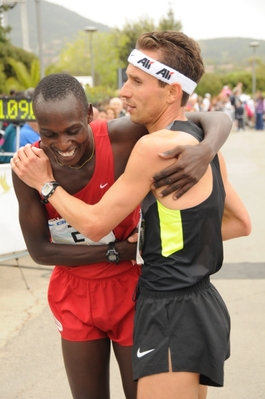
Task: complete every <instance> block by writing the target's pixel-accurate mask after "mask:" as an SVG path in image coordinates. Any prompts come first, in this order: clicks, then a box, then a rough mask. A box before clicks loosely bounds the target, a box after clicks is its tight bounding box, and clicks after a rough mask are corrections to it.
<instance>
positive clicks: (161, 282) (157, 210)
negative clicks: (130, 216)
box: [139, 121, 225, 291]
mask: <svg viewBox="0 0 265 399" xmlns="http://www.w3.org/2000/svg"><path fill="white" fill-rule="evenodd" d="M170 130H175V131H184V132H187V133H189V134H191V135H192V136H194V137H195V138H196V139H197V140H198V141H201V140H202V138H203V132H202V130H201V129H200V128H199V127H198V126H197V125H194V124H193V123H191V122H188V121H187V122H184V121H175V122H174V124H173V126H172V127H171V128H170ZM211 168H212V176H213V189H212V192H211V194H210V196H209V197H208V198H207V199H206V200H205V201H203V202H202V203H200V204H199V205H196V206H194V207H192V208H189V209H184V210H172V209H168V208H165V207H164V206H163V205H162V204H161V203H160V202H159V201H157V200H156V199H155V197H154V196H153V195H152V194H151V193H149V195H148V196H147V197H146V199H145V200H144V201H143V204H142V210H143V217H144V220H145V240H144V246H143V252H142V256H143V259H144V265H143V267H142V275H141V277H140V279H139V285H140V286H142V287H145V288H147V289H150V290H157V291H172V290H177V289H182V288H186V287H189V286H191V285H194V284H196V283H198V282H199V281H200V280H202V279H203V278H204V277H206V276H209V275H211V274H213V273H216V272H217V271H218V270H219V269H220V268H221V266H222V262H223V243H222V235H221V224H222V217H223V210H224V200H225V191H224V186H223V181H222V177H221V172H220V166H219V161H218V157H217V156H216V157H215V158H214V159H213V161H212V162H211Z"/></svg>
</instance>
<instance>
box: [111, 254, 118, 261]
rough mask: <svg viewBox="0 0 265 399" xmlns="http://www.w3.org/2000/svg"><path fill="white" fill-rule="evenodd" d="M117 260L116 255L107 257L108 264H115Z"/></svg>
mask: <svg viewBox="0 0 265 399" xmlns="http://www.w3.org/2000/svg"><path fill="white" fill-rule="evenodd" d="M116 260H117V256H116V255H114V254H110V255H109V261H110V262H115V261H116Z"/></svg>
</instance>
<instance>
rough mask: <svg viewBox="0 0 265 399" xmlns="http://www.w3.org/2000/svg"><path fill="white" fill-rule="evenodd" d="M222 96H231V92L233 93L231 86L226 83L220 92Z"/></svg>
mask: <svg viewBox="0 0 265 399" xmlns="http://www.w3.org/2000/svg"><path fill="white" fill-rule="evenodd" d="M220 94H221V95H222V96H225V97H226V96H229V97H230V96H231V94H232V90H231V89H230V87H229V86H228V85H225V86H224V87H223V88H222V91H221V93H220Z"/></svg>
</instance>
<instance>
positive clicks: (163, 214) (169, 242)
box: [157, 201, 184, 257]
mask: <svg viewBox="0 0 265 399" xmlns="http://www.w3.org/2000/svg"><path fill="white" fill-rule="evenodd" d="M157 210H158V215H159V221H160V238H161V247H162V255H163V256H165V257H167V256H170V255H172V254H173V253H174V252H177V251H180V250H181V249H183V246H184V242H183V229H182V219H181V212H180V211H179V210H175V209H168V208H165V207H164V206H163V205H162V204H161V203H160V202H158V201H157Z"/></svg>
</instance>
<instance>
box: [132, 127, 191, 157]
mask: <svg viewBox="0 0 265 399" xmlns="http://www.w3.org/2000/svg"><path fill="white" fill-rule="evenodd" d="M196 144H198V140H197V139H196V138H195V137H193V136H192V135H191V134H189V133H186V132H182V131H172V130H168V129H162V130H158V131H156V132H154V133H151V134H148V135H146V136H143V137H142V138H141V139H140V140H139V141H138V142H137V145H136V146H135V148H137V149H138V150H146V149H149V151H151V150H153V151H158V152H162V151H167V150H171V149H173V148H174V147H177V146H178V145H196Z"/></svg>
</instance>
